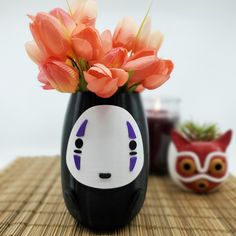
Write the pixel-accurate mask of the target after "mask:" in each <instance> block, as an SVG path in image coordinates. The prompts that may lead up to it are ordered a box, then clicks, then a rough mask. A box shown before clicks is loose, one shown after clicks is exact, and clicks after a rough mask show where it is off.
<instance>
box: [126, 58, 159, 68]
mask: <svg viewBox="0 0 236 236" xmlns="http://www.w3.org/2000/svg"><path fill="white" fill-rule="evenodd" d="M155 61H156V57H155V56H145V57H140V58H137V59H135V60H132V61H129V62H128V63H127V64H126V65H125V66H124V69H125V70H127V71H136V70H142V69H145V68H147V67H148V66H150V65H153V63H154V62H155Z"/></svg>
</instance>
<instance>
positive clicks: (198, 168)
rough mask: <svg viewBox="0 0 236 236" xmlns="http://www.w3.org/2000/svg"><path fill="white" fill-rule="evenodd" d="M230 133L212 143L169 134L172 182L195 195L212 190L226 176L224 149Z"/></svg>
mask: <svg viewBox="0 0 236 236" xmlns="http://www.w3.org/2000/svg"><path fill="white" fill-rule="evenodd" d="M231 137H232V131H231V130H229V131H227V132H226V133H225V134H223V135H222V136H220V137H218V138H217V139H215V140H212V141H190V140H188V139H186V138H184V137H183V136H182V135H181V134H180V133H178V132H176V131H173V132H172V141H173V144H172V145H171V147H170V152H169V157H168V168H169V173H170V176H171V178H172V180H173V181H174V182H175V183H176V184H177V185H178V186H179V187H181V188H183V189H185V190H191V191H194V192H196V193H207V192H211V191H213V190H215V189H216V188H217V187H218V186H219V185H220V184H221V183H222V182H224V181H225V180H226V179H227V177H228V160H227V155H226V153H225V152H226V149H227V147H228V145H229V143H230V141H231Z"/></svg>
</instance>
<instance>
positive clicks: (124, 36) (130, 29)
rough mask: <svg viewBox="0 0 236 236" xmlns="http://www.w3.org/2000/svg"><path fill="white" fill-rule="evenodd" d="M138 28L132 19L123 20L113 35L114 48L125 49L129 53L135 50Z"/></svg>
mask: <svg viewBox="0 0 236 236" xmlns="http://www.w3.org/2000/svg"><path fill="white" fill-rule="evenodd" d="M137 32H138V26H137V24H136V23H135V21H134V20H133V18H131V17H126V18H124V19H122V20H121V21H120V22H119V24H118V25H117V27H116V29H115V32H114V35H113V46H114V47H124V48H126V49H127V50H128V51H131V50H132V49H133V46H134V43H135V38H136V34H137Z"/></svg>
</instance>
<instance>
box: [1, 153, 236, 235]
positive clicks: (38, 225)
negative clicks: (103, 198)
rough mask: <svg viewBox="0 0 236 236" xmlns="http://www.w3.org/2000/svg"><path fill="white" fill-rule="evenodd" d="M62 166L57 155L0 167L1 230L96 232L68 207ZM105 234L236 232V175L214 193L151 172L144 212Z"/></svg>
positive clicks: (19, 232) (9, 232) (5, 232)
mask: <svg viewBox="0 0 236 236" xmlns="http://www.w3.org/2000/svg"><path fill="white" fill-rule="evenodd" d="M59 170H60V167H59V158H57V157H54V158H34V159H32V158H20V159H18V160H16V161H15V162H14V163H13V164H11V165H10V166H9V167H8V168H7V169H5V170H4V171H3V172H1V173H0V235H1V236H5V235H7V236H9V235H21V236H26V235H33V236H41V235H49V236H53V235H60V236H61V235H68V236H70V235H94V234H95V232H92V231H89V230H88V229H86V228H84V227H82V226H81V225H79V224H77V223H76V222H75V221H74V219H73V218H72V217H71V216H70V214H69V213H68V212H67V210H66V207H65V205H64V202H63V198H62V194H61V185H60V173H59ZM96 234H97V235H98V233H96ZM99 234H101V233H99ZM104 235H125V236H126V235H133V236H138V235H145V236H146V235H148V236H149V235H165V236H168V235H214V236H215V235H236V179H235V178H234V177H230V178H229V180H228V181H227V182H226V183H225V184H224V185H223V186H222V187H221V188H220V189H219V191H217V192H216V193H212V194H208V195H195V194H192V193H188V192H183V191H181V190H179V189H178V188H177V187H176V186H175V185H174V184H173V183H172V182H171V181H170V179H169V178H168V177H159V178H158V177H155V176H151V177H150V178H149V186H148V192H147V198H146V201H145V205H144V207H143V209H142V210H141V212H140V214H139V215H138V216H137V217H136V218H135V219H134V220H133V221H132V222H131V224H130V225H128V226H127V227H125V228H122V229H119V230H117V231H115V232H110V233H106V234H104Z"/></svg>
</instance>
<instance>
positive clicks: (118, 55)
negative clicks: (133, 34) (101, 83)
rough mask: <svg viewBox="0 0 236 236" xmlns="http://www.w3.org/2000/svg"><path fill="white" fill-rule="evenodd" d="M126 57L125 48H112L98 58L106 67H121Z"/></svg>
mask: <svg viewBox="0 0 236 236" xmlns="http://www.w3.org/2000/svg"><path fill="white" fill-rule="evenodd" d="M127 57H128V51H127V50H126V49H125V48H121V47H120V48H113V49H111V50H110V51H109V52H108V53H107V54H105V55H104V57H103V58H101V59H100V62H101V63H102V64H104V65H105V66H106V67H108V68H121V67H122V65H123V64H124V62H125V61H126V59H127Z"/></svg>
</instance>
